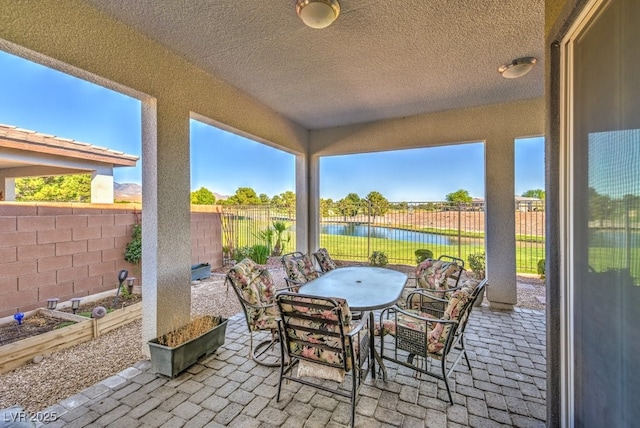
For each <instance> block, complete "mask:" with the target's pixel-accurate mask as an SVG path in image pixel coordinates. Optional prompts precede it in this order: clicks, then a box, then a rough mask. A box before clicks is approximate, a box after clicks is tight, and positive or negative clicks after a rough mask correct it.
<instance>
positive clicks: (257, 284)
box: [225, 258, 280, 367]
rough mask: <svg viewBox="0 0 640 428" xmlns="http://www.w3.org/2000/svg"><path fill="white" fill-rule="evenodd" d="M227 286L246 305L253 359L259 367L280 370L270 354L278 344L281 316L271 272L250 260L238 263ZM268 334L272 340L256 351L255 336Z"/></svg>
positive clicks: (250, 349) (233, 268) (245, 311)
mask: <svg viewBox="0 0 640 428" xmlns="http://www.w3.org/2000/svg"><path fill="white" fill-rule="evenodd" d="M225 282H226V283H227V287H228V286H229V284H231V286H232V287H233V290H234V291H235V293H236V296H238V300H240V304H241V305H242V309H243V311H244V315H245V319H246V321H247V327H248V328H249V335H250V338H249V340H250V342H249V352H250V355H251V359H252V360H254V361H255V362H256V363H258V364H262V365H266V366H270V367H277V366H279V365H280V363H279V362H278V361H276V360H277V358H273V356H271V357H270V356H269V354H268V353H267V351H268V350H269V349H270V348H272V347H273V345H274V344H275V342H276V341H277V335H276V332H277V329H278V322H277V319H278V317H279V316H280V313H279V312H278V306H277V305H276V302H275V294H276V291H277V290H276V287H275V285H274V283H273V278H272V277H271V274H270V272H269V270H268V269H267V268H266V267H265V266H262V265H259V264H257V263H256V262H254V261H253V260H251V259H248V258H247V259H244V260H242V261H241V262H239V263H236V264H235V265H234V266H233V267H232V268H231V269H230V270H229V272H228V273H227V278H226V280H225ZM265 331H268V332H270V333H271V335H270V336H271V337H270V339H267V340H264V341H262V342H260V343H258V344H257V345H256V346H255V348H254V346H253V340H254V338H253V335H254V333H256V332H265ZM268 358H270V361H269V360H268Z"/></svg>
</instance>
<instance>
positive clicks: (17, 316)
mask: <svg viewBox="0 0 640 428" xmlns="http://www.w3.org/2000/svg"><path fill="white" fill-rule="evenodd" d="M23 318H24V314H23V313H22V312H18V313H16V314H15V315H14V316H13V319H14V320H16V321H18V325H21V324H22V319H23Z"/></svg>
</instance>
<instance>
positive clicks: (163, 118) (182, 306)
mask: <svg viewBox="0 0 640 428" xmlns="http://www.w3.org/2000/svg"><path fill="white" fill-rule="evenodd" d="M189 190H190V159H189V111H188V110H187V109H185V108H181V107H180V106H177V105H175V104H172V103H170V102H168V101H164V102H163V101H157V102H156V101H153V100H151V101H144V102H143V111H142V294H143V296H144V299H143V301H142V304H143V310H142V339H143V344H144V345H143V351H144V352H145V353H146V354H147V355H148V353H149V350H148V346H147V345H146V342H147V340H149V339H153V338H155V337H157V336H158V335H160V334H164V333H166V332H167V331H170V330H172V329H174V328H176V327H179V326H181V325H183V324H186V323H187V322H188V321H189V318H190V311H191V282H190V279H191V274H190V267H191V214H190V199H189Z"/></svg>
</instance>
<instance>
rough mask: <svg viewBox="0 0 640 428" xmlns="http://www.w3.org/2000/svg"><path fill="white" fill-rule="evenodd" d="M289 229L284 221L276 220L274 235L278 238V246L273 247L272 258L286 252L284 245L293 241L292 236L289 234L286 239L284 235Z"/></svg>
mask: <svg viewBox="0 0 640 428" xmlns="http://www.w3.org/2000/svg"><path fill="white" fill-rule="evenodd" d="M287 229H289V225H288V224H287V223H285V222H284V221H280V220H276V221H274V222H273V234H274V235H275V237H276V244H275V245H274V246H273V252H272V253H271V255H272V256H279V255H281V254H282V251H283V250H284V244H285V243H288V242H289V241H290V240H291V234H287V237H286V239H285V238H284V233H285V232H286V231H287Z"/></svg>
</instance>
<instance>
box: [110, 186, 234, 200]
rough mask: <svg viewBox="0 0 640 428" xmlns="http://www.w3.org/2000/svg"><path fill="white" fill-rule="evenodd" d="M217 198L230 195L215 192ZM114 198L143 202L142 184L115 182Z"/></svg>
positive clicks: (224, 197) (221, 198) (220, 198)
mask: <svg viewBox="0 0 640 428" xmlns="http://www.w3.org/2000/svg"><path fill="white" fill-rule="evenodd" d="M213 195H214V196H215V197H216V200H224V199H227V198H228V197H229V196H228V195H221V194H220V193H216V192H213ZM113 199H114V200H116V201H127V202H141V201H142V186H141V185H139V184H136V183H113Z"/></svg>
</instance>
